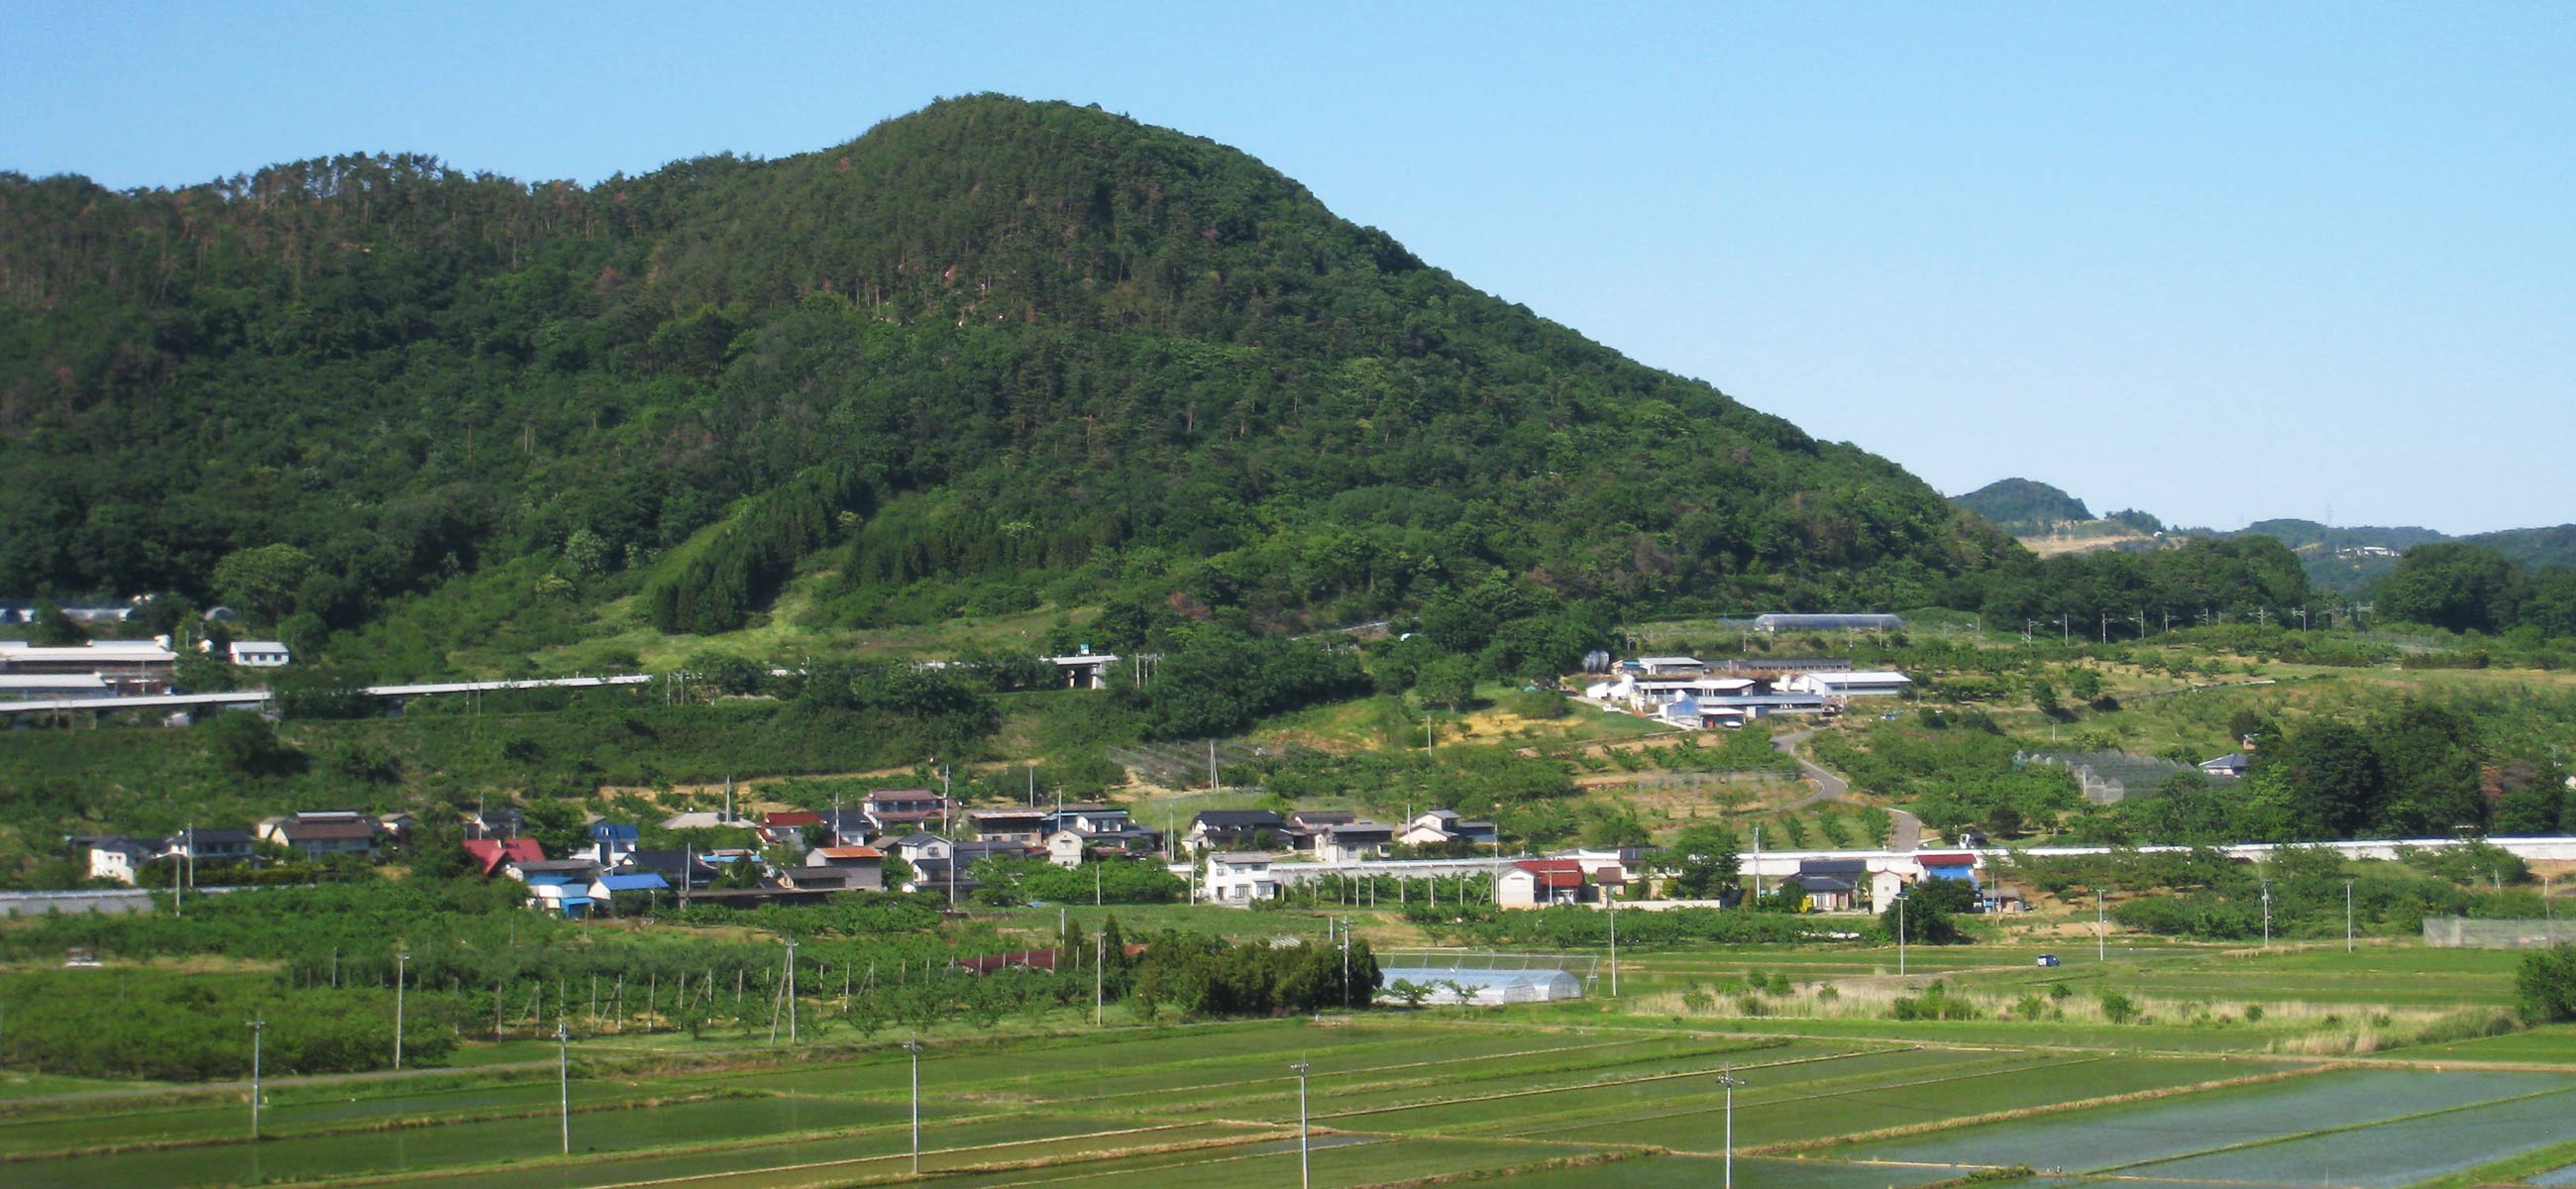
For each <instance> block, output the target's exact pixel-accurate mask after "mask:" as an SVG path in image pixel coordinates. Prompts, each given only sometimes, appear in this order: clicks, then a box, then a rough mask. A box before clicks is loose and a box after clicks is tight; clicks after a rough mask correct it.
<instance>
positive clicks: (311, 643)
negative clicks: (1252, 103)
mask: <svg viewBox="0 0 2576 1189" xmlns="http://www.w3.org/2000/svg"><path fill="white" fill-rule="evenodd" d="M0 262H5V267H0V524H5V525H7V526H8V527H7V530H6V531H5V532H0V596H17V597H30V596H53V597H64V596H72V595H81V594H92V593H95V594H107V595H124V594H132V593H137V592H142V591H178V592H181V593H184V594H186V595H188V596H190V597H192V598H195V599H197V600H200V601H201V602H203V601H214V600H222V601H224V602H226V603H228V604H231V605H234V606H236V607H238V608H240V609H242V610H243V611H244V612H245V613H246V614H247V615H249V616H250V617H251V623H250V624H249V625H246V626H248V627H253V628H255V629H256V630H259V631H262V632H266V631H268V630H272V628H273V629H274V630H278V631H280V632H282V633H285V634H286V636H287V638H288V639H289V641H290V643H294V644H295V646H296V648H297V651H298V652H299V654H305V653H308V652H309V651H311V650H312V649H313V648H314V647H316V646H318V645H321V644H323V643H325V642H329V643H332V644H334V645H335V646H340V645H346V644H347V643H348V640H349V638H350V636H351V634H352V633H363V632H364V630H365V629H370V628H383V629H384V630H379V631H375V632H373V633H372V634H373V635H374V636H375V637H376V638H377V643H376V644H375V645H374V646H373V647H375V648H376V649H377V651H375V652H374V653H373V654H370V655H367V656H364V657H362V658H360V659H359V662H358V663H360V664H362V665H364V666H367V667H370V668H373V669H374V670H376V671H378V672H383V673H386V674H387V675H400V674H402V673H407V672H436V671H440V670H441V669H443V668H445V667H446V666H449V665H452V664H454V663H456V661H455V660H454V658H455V657H456V655H458V650H460V649H466V648H473V649H479V650H481V652H480V654H479V655H482V656H486V657H491V656H505V657H518V658H524V657H526V656H527V655H529V654H530V653H532V652H535V651H538V650H540V649H543V648H545V647H549V646H554V645H560V644H564V643H566V642H568V641H574V640H579V639H594V638H596V639H605V638H610V637H614V636H617V635H618V634H619V633H622V632H628V631H636V630H641V629H646V628H651V629H658V630H659V631H660V632H662V633H664V634H684V633H698V634H705V633H717V632H724V631H728V630H734V629H738V628H743V627H747V626H757V624H758V623H759V622H760V617H762V616H764V615H768V614H771V613H772V612H773V610H775V609H776V608H777V607H778V602H777V600H778V598H779V595H780V593H781V592H782V591H783V590H785V589H787V588H788V587H790V586H791V585H796V584H798V583H801V585H796V590H797V594H798V598H799V600H800V602H799V605H798V606H797V608H796V610H795V611H794V615H795V617H796V618H795V620H794V625H795V626H797V627H799V628H801V629H811V630H815V631H835V630H837V631H847V632H853V633H856V632H864V631H866V630H869V629H871V628H874V627H877V626H882V625H887V624H916V623H930V622H937V621H940V620H944V619H947V618H951V617H957V616H991V615H999V614H1006V613H1012V612H1022V611H1028V610H1032V609H1038V608H1042V607H1055V608H1069V607H1078V606H1093V605H1101V604H1104V603H1112V602H1116V601H1118V600H1125V602H1124V603H1123V604H1122V605H1124V606H1128V607H1130V608H1135V607H1147V608H1156V609H1169V610H1166V611H1164V612H1163V613H1165V614H1169V613H1171V611H1178V612H1180V613H1181V614H1183V615H1185V616H1187V617H1190V618H1197V619H1206V618H1211V617H1216V616H1224V617H1226V618H1227V619H1228V620H1229V621H1230V622H1234V623H1239V624H1242V625H1245V626H1248V627H1251V628H1254V629H1260V630H1274V631H1285V630H1294V629H1297V628H1300V627H1302V626H1308V625H1313V624H1317V623H1339V622H1351V621H1354V620H1357V619H1365V618H1370V617H1374V616H1379V615H1383V614H1386V613H1389V612H1390V611H1400V610H1405V609H1412V608H1420V607H1423V606H1425V605H1426V604H1429V603H1434V602H1439V601H1441V600H1448V601H1449V602H1450V603H1454V604H1455V605H1456V608H1457V614H1456V615H1455V616H1453V617H1452V618H1455V619H1457V620H1458V621H1459V622H1461V623H1472V624H1479V625H1483V626H1482V627H1481V628H1479V629H1478V631H1476V632H1462V633H1460V634H1459V639H1461V640H1467V641H1471V642H1472V641H1473V640H1475V639H1481V636H1480V635H1479V632H1483V631H1490V630H1492V625H1493V624H1495V623H1498V622H1502V621H1504V620H1508V619H1512V618H1517V617H1528V616H1537V615H1543V614H1545V613H1547V609H1548V608H1549V607H1552V606H1557V605H1560V604H1563V605H1568V606H1571V605H1574V604H1578V603H1587V602H1588V603H1591V604H1594V605H1597V606H1602V607H1608V606H1617V607H1620V608H1658V609H1669V608H1674V607H1742V606H1763V607H1782V608H1800V609H1808V608H1812V609H1819V610H1822V609H1854V610H1859V609H1878V608H1885V607H1913V606H1923V605H1927V604H1930V603H1934V602H1937V601H1939V600H1940V599H1941V598H1943V597H1944V595H1945V593H1946V592H1947V591H1949V590H1950V589H1951V588H1952V587H1953V586H1954V585H1955V584H1957V583H1958V582H1960V581H1961V580H1963V579H1969V578H1971V577H1973V576H1974V575H1976V574H1978V573H1981V572H1983V571H1985V570H1987V569H1989V568H1991V567H1993V566H1994V565H1996V564H1997V563H1998V561H1999V560H2004V559H2009V558H2010V557H2011V556H2012V555H2014V554H2017V553H2018V551H2017V550H2015V549H2014V548H2013V546H2012V545H2011V543H2010V542H2009V541H2007V540H2004V539H2003V538H2002V537H2001V536H2000V535H1998V534H1995V533H1992V532H1991V531H1989V530H1988V529H1986V528H1985V526H1983V525H1980V524H1978V523H1976V522H1975V521H1974V520H1973V519H1972V518H1969V517H1963V516H1960V515H1958V514H1957V513H1956V512H1955V511H1954V510H1953V509H1951V508H1950V507H1949V506H1947V505H1946V504H1945V503H1944V502H1943V501H1942V499H1941V497H1940V496H1939V495H1938V494H1937V493H1936V492H1934V491H1932V490H1931V489H1930V488H1929V487H1927V486H1926V485H1925V484H1923V483H1922V482H1921V481H1920V480H1918V479H1916V478H1915V477H1914V476H1912V475H1909V474H1907V473H1906V472H1905V471H1903V470H1902V469H1900V468H1898V467H1897V466H1895V465H1894V464H1892V463H1890V462H1888V461H1887V460H1885V459H1883V458H1879V457H1876V456H1873V455H1870V454H1868V453H1865V452H1863V451H1862V450H1860V449H1857V448H1855V447H1852V446H1849V445H1842V444H1835V443H1831V442H1823V441H1819V440H1817V439H1815V438H1813V437H1811V436H1809V435H1808V434H1806V433H1804V432H1803V431H1801V430H1800V429H1799V428H1798V427H1797V426H1795V425H1792V424H1790V423H1789V422H1788V421H1786V420H1783V419H1781V418H1779V417H1775V416H1771V415H1768V414H1765V413H1762V412H1758V411H1756V410H1754V409H1750V408H1747V407H1745V406H1744V405H1742V404H1739V403H1737V402H1736V401H1734V400H1732V399H1730V398H1729V397H1727V396H1726V395H1725V394H1724V393H1722V392H1720V391H1719V390H1718V389H1717V388H1715V387H1713V386H1711V385H1710V384H1708V383H1705V382H1703V381H1699V380H1695V379H1689V378H1685V377H1681V376H1676V375H1672V374H1670V373H1666V372H1659V371H1655V370H1653V369H1650V368H1647V367H1643V366H1641V365H1639V364H1637V363H1635V362H1633V361H1631V360H1629V359H1626V358H1623V357H1621V356H1620V355H1618V354H1617V353H1615V352H1613V351H1610V350H1608V349H1606V348H1604V347H1602V346H1601V345H1599V344H1597V343H1594V342H1592V341H1590V340H1588V339H1585V338H1584V337H1583V336H1582V335H1580V334H1578V333H1576V332H1575V331H1573V330H1571V329H1568V328H1566V327H1564V326H1560V325H1557V324H1555V323H1551V322H1549V321H1547V320H1545V319H1543V318H1540V317H1538V316H1537V315H1535V314H1532V313H1531V312H1530V311H1529V310H1528V309H1527V308H1526V307H1523V306H1519V305H1515V304H1512V303H1510V302H1507V301H1504V300H1502V299H1499V298H1496V297H1493V296H1490V295H1488V294H1485V293H1481V292H1478V291H1477V290H1475V289H1472V288H1470V287H1468V286H1467V285H1465V284H1463V283H1461V282H1460V281H1459V280H1458V279H1457V278H1455V277H1453V276H1451V275H1449V274H1448V273H1446V272H1443V271H1441V270H1439V269H1438V268H1435V267H1433V266H1432V265H1430V264H1428V263H1426V262H1424V261H1422V260H1421V259H1419V258H1417V257H1415V256H1414V254H1413V253H1411V252H1409V251H1407V250H1406V249H1405V247H1404V246H1403V245H1402V244H1400V243H1398V242H1396V241H1395V240H1394V239H1393V238H1392V237H1390V236H1389V235H1387V234H1386V233H1384V232H1382V231H1379V230H1376V229H1374V228H1369V227H1362V226H1359V225H1356V224H1353V223H1351V222H1348V221H1346V220H1344V219H1341V218H1339V217H1336V216H1335V215H1334V214H1333V213H1332V212H1331V211H1330V210H1327V209H1326V208H1325V207H1324V205H1323V204H1322V203H1321V202H1319V201H1318V200H1317V199H1316V198H1315V196H1314V195H1313V194H1311V193H1309V192H1308V191H1307V190H1306V189H1305V188H1304V187H1302V186H1300V185H1299V184H1297V182H1295V181H1294V180H1292V179H1290V178H1288V177H1285V176H1283V175H1282V174H1280V173H1279V172H1278V171H1276V170H1274V169H1272V168H1270V167H1269V166H1267V165H1264V164H1263V163H1261V162H1260V161H1258V160H1255V159H1254V158H1252V157H1250V156H1248V155H1246V154H1244V153H1242V152H1240V151H1237V150H1235V149H1232V148H1228V147H1226V146H1223V145H1219V144H1216V143H1214V142H1212V141H1208V140H1204V139H1201V138H1198V137H1193V136H1188V135H1184V134H1182V133H1179V132H1175V131H1171V130H1169V129H1163V128H1155V127H1149V126H1146V125H1143V124H1139V123H1137V122H1135V121H1133V120H1129V119H1126V118H1124V117H1121V116H1117V115H1113V114H1109V113H1106V112H1103V111H1100V110H1098V109H1097V108H1086V107H1079V106H1075V105H1072V104H1067V103H1041V102H1025V101H1021V100H1018V99H1012V98H1007V97H1002V96H991V95H985V96H973V97H968V98H961V99H953V100H944V101H941V102H939V103H936V104H933V105H932V106H930V107H928V108H926V109H924V110H922V111H920V112H917V113H914V114H912V115H908V116H904V117H901V118H899V119H895V120H891V121H887V122H886V123H884V124H881V125H879V126H877V127H876V128H874V129H873V130H871V131H869V132H868V133H867V134H866V135H864V136H862V137H860V138H858V139H857V140H855V141H852V142H850V143H847V144H843V145H838V146H834V147H831V148H827V149H823V150H820V151H817V152H813V153H807V154H800V155H797V156H792V157H786V158H782V159H779V160H774V161H756V160H747V159H743V158H738V157H734V156H730V155H727V156H719V157H709V158H702V159H698V160H692V161H683V162H678V163H675V164H672V165H670V166H667V167H665V168H663V169H660V170H657V171H655V172H653V173H651V174H648V175H645V176H642V177H625V176H620V177H615V178H611V179H609V180H607V181H605V182H602V183H600V184H598V185H596V186H591V187H584V186H580V185H576V184H573V183H569V182H545V183H537V184H530V183H524V182H518V181H512V180H509V179H506V178H497V177H493V176H490V175H488V174H476V173H471V172H467V171H462V170H457V169H453V168H450V167H448V166H446V165H444V164H442V163H440V162H439V161H437V160H435V159H433V158H428V157H412V156H346V157H336V158H330V159H317V160H312V161H305V162H300V163H297V164H292V165H283V166H276V167H273V168H269V169H264V170H261V171H259V172H258V173H256V174H251V175H246V176H239V177H234V178H231V179H227V180H222V181H216V182H211V183H207V184H204V185H198V186H189V187H185V188H181V189H176V190H136V191H124V192H118V191H111V190H108V189H106V188H104V187H101V186H98V185H95V184H93V183H91V182H89V181H87V180H85V179H81V178H77V177H53V178H43V179H30V178H27V177H24V176H20V175H15V174H7V173H0ZM2077 514H2079V515H2080V514H2081V510H2080V508H2079V509H2078V512H2077ZM405 606H409V607H411V608H412V610H411V611H409V612H403V608H404V607H405ZM397 612H401V613H403V614H404V616H405V617H404V618H403V619H402V620H401V622H400V626H399V628H398V629H397V628H386V627H385V626H384V625H386V624H387V622H388V620H387V616H388V615H391V614H395V613H397ZM781 626H782V627H784V626H787V625H781ZM1531 638H1533V639H1535V638H1538V637H1537V636H1536V635H1532V636H1531ZM1105 639H1106V637H1104V640H1105ZM1518 639H1519V638H1518V637H1515V640H1516V641H1517V640H1518ZM1548 639H1549V640H1550V641H1551V643H1550V645H1549V647H1551V648H1557V649H1560V650H1561V648H1562V647H1563V643H1562V641H1558V640H1557V639H1556V638H1555V637H1548ZM1460 646H1461V647H1468V646H1470V645H1469V644H1462V645H1460ZM1514 646H1515V647H1520V646H1521V645H1519V644H1518V643H1515V645H1514ZM396 650H399V655H396V654H395V652H396ZM327 655H328V652H327V650H326V656H327ZM341 655H342V656H343V657H346V656H347V654H346V653H345V652H344V653H342V654H341ZM1576 655H1578V656H1579V655H1580V654H1579V651H1578V652H1577V654H1576ZM522 663H524V661H522ZM1494 663H1495V664H1496V665H1497V666H1506V665H1509V664H1512V663H1516V662H1513V661H1510V660H1509V659H1497V660H1496V661H1495V662H1494ZM1512 671H1518V670H1512Z"/></svg>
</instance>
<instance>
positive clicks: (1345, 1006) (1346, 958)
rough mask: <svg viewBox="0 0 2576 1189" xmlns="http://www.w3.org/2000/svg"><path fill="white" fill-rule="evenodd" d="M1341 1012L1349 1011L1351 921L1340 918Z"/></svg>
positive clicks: (1346, 918) (1347, 918)
mask: <svg viewBox="0 0 2576 1189" xmlns="http://www.w3.org/2000/svg"><path fill="white" fill-rule="evenodd" d="M1342 1010H1343V1011H1349V1010H1351V919H1350V918H1349V917H1343V918H1342Z"/></svg>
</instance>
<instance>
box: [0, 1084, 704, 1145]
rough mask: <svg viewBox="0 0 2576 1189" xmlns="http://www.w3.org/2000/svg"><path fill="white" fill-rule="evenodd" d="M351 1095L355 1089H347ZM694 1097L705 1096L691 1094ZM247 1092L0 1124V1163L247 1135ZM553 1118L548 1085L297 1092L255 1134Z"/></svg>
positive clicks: (592, 1087)
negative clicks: (142, 1140)
mask: <svg viewBox="0 0 2576 1189" xmlns="http://www.w3.org/2000/svg"><path fill="white" fill-rule="evenodd" d="M353 1088H354V1087H353ZM695 1096H696V1097H701V1098H705V1097H711V1096H710V1095H706V1094H698V1095H695ZM687 1097H691V1095H690V1094H689V1093H688V1092H686V1091H683V1090H679V1089H676V1088H674V1087H672V1086H668V1085H661V1086H655V1085H636V1084H585V1086H584V1087H583V1094H582V1097H581V1105H582V1107H583V1108H584V1109H585V1110H590V1109H597V1108H601V1107H607V1106H616V1105H622V1104H627V1103H633V1102H641V1101H647V1100H651V1099H681V1098H687ZM249 1098H250V1095H249V1093H248V1092H247V1091H243V1092H241V1093H239V1094H227V1095H221V1096H214V1097H201V1098H199V1099H197V1100H195V1101H193V1102H191V1103H189V1104H187V1105H181V1106H169V1107H156V1108H151V1109H143V1110H128V1111H118V1110H116V1109H115V1108H114V1107H113V1106H112V1105H110V1104H103V1103H92V1104H89V1105H88V1106H86V1107H85V1108H82V1109H79V1110H76V1111H67V1112H48V1113H47V1114H46V1115H44V1116H40V1117H33V1118H25V1119H16V1120H9V1121H6V1122H0V1156H7V1157H12V1158H16V1157H26V1156H33V1155H41V1154H44V1153H51V1152H64V1151H87V1150H95V1149H102V1148H112V1147H117V1146H121V1145H128V1144H133V1143H135V1142H137V1139H138V1137H148V1138H149V1140H150V1142H152V1143H155V1144H171V1143H184V1142H189V1141H224V1140H233V1139H239V1138H242V1137H243V1136H245V1135H246V1134H248V1132H249V1130H250V1106H249ZM554 1111H555V1085H554V1082H553V1081H552V1080H551V1079H549V1080H548V1081H546V1082H544V1083H543V1084H538V1083H535V1082H530V1083H526V1084H520V1085H491V1086H479V1087H474V1088H471V1089H461V1090H451V1091H444V1092H430V1093H418V1092H415V1093H407V1094H402V1093H382V1094H379V1095H377V1096H372V1097H370V1096H365V1095H357V1096H353V1095H351V1094H348V1093H345V1092H343V1093H340V1094H334V1095H331V1096H330V1097H327V1098H325V1097H321V1096H318V1095H315V1094H313V1093H312V1092H310V1091H304V1092H301V1093H299V1094H298V1095H296V1096H295V1097H292V1098H290V1097H288V1096H287V1095H283V1094H272V1095H270V1097H269V1105H268V1108H267V1109H266V1110H264V1111H262V1112H261V1113H260V1131H261V1132H262V1133H263V1134H265V1135H267V1136H269V1137H271V1138H281V1137H285V1136H291V1135H313V1134H321V1133H325V1132H331V1131H343V1130H356V1129H365V1128H375V1127H381V1126H383V1125H384V1124H386V1123H388V1122H390V1121H392V1120H396V1119H400V1120H403V1121H405V1122H406V1123H407V1124H411V1123H418V1122H423V1121H430V1120H455V1121H463V1120H466V1119H475V1118H501V1117H507V1116H511V1115H526V1114H538V1113H543V1114H545V1115H546V1116H547V1117H549V1118H551V1117H552V1116H553V1114H554Z"/></svg>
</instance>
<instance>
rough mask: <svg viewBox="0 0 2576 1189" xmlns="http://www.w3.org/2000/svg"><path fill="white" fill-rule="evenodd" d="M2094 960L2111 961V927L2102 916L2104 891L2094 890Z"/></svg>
mask: <svg viewBox="0 0 2576 1189" xmlns="http://www.w3.org/2000/svg"><path fill="white" fill-rule="evenodd" d="M2093 960H2094V961H2096V962H2109V961H2110V960H2111V927H2110V924H2109V922H2108V921H2106V920H2105V919H2104V918H2103V916H2102V889H2100V888H2095V889H2093Z"/></svg>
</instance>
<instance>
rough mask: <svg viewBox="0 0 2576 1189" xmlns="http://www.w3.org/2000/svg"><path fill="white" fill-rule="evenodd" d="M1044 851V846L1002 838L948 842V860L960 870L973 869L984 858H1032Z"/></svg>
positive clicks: (1042, 853)
mask: <svg viewBox="0 0 2576 1189" xmlns="http://www.w3.org/2000/svg"><path fill="white" fill-rule="evenodd" d="M1045 853H1046V848H1044V847H1041V846H1030V845H1027V844H1024V843H1018V842H1013V841H1010V840H1008V839H1002V838H981V839H977V840H975V841H973V842H958V843H952V844H950V846H949V848H948V860H949V861H950V862H952V863H955V864H957V869H958V870H960V871H973V870H974V869H975V864H977V863H981V862H983V861H984V860H986V859H1033V858H1037V857H1039V856H1042V855H1044V854H1045Z"/></svg>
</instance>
